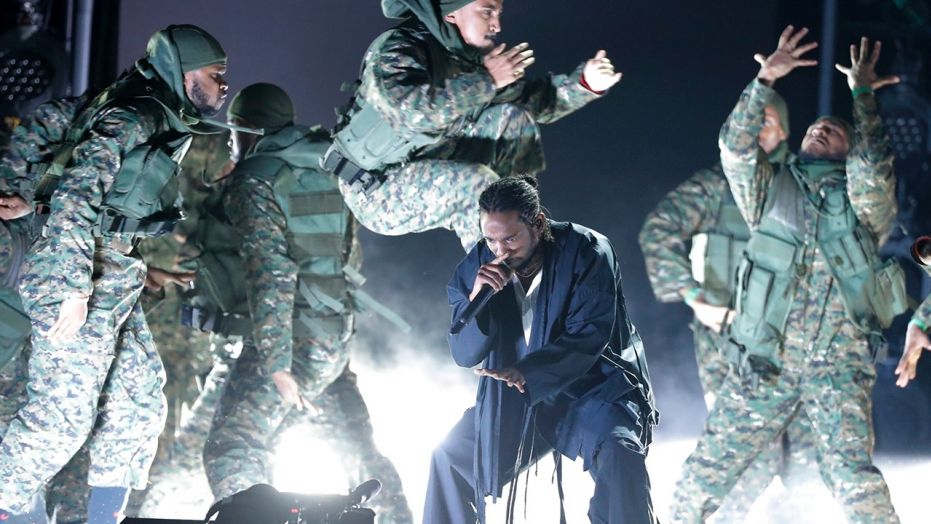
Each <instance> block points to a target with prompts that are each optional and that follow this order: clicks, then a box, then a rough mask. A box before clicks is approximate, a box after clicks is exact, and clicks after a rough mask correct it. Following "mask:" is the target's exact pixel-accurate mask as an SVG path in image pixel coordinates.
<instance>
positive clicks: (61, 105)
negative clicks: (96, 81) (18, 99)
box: [0, 96, 86, 203]
mask: <svg viewBox="0 0 931 524" xmlns="http://www.w3.org/2000/svg"><path fill="white" fill-rule="evenodd" d="M85 103H86V99H85V97H83V96H80V97H71V98H60V99H58V100H52V101H50V102H46V103H44V104H42V105H40V106H38V107H36V109H35V111H33V113H32V114H30V115H29V117H28V118H26V119H25V120H23V122H22V123H21V124H20V125H18V126H16V128H15V129H14V130H13V134H12V136H11V137H10V143H9V144H8V146H7V147H6V148H5V150H4V151H3V154H2V156H0V194H15V195H19V196H20V197H22V198H23V199H24V200H26V201H27V202H30V203H31V202H32V200H33V195H34V193H35V187H36V183H37V182H38V179H39V177H40V176H41V175H42V172H41V171H42V166H47V165H48V164H49V163H50V162H51V160H52V157H53V156H54V154H55V151H56V150H57V149H58V146H59V145H60V144H61V142H62V141H63V140H64V139H65V132H66V131H67V130H68V127H69V126H70V125H71V122H72V121H73V120H74V117H75V115H76V114H77V113H78V111H79V110H80V108H81V107H82V106H83V105H84V104H85Z"/></svg>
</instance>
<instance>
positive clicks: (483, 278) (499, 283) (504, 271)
mask: <svg viewBox="0 0 931 524" xmlns="http://www.w3.org/2000/svg"><path fill="white" fill-rule="evenodd" d="M505 258H507V254H506V253H505V254H504V255H501V256H500V257H498V258H496V259H494V260H492V261H491V262H489V263H487V264H485V265H484V266H482V267H480V268H478V274H476V275H475V283H474V284H472V293H470V294H469V300H470V301H472V300H475V296H476V295H478V292H479V291H480V290H481V289H482V286H491V288H492V289H494V290H495V293H497V292H498V291H501V290H502V289H504V287H505V286H507V285H508V281H510V280H511V269H510V268H508V267H507V266H505V265H503V264H501V263H502V262H504V259H505Z"/></svg>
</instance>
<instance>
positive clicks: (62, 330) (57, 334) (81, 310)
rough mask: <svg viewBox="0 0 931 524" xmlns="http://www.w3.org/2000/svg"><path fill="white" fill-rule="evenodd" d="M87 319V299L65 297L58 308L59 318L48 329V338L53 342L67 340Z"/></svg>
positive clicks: (72, 336)
mask: <svg viewBox="0 0 931 524" xmlns="http://www.w3.org/2000/svg"><path fill="white" fill-rule="evenodd" d="M86 321H87V299H86V298H68V299H65V300H64V301H63V302H62V303H61V306H59V309H58V320H56V321H55V323H54V324H52V327H51V328H50V329H49V330H48V338H49V340H51V341H52V342H59V341H62V342H66V341H68V340H71V339H72V338H74V336H75V335H76V334H77V333H78V331H79V330H80V329H81V326H83V325H84V322H86Z"/></svg>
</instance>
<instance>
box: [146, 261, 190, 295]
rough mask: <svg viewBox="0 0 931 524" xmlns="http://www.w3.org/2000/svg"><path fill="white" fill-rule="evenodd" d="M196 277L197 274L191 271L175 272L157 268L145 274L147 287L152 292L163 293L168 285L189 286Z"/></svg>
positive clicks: (152, 268) (149, 269)
mask: <svg viewBox="0 0 931 524" xmlns="http://www.w3.org/2000/svg"><path fill="white" fill-rule="evenodd" d="M196 277H197V274H196V273H194V272H190V271H183V272H173V271H166V270H164V269H160V268H157V267H150V268H148V270H147V271H146V273H145V287H147V288H149V289H150V290H152V291H161V290H162V288H164V287H165V285H166V284H175V285H178V286H187V285H188V284H190V283H191V282H193V281H194V279H195V278H196Z"/></svg>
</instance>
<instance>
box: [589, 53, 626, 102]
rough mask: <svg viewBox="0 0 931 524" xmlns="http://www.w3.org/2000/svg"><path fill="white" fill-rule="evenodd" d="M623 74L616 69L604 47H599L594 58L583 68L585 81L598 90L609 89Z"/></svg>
mask: <svg viewBox="0 0 931 524" xmlns="http://www.w3.org/2000/svg"><path fill="white" fill-rule="evenodd" d="M621 76H623V73H617V72H615V71H614V64H612V63H611V59H610V58H608V53H606V52H605V50H604V49H599V50H598V52H597V53H595V57H594V58H592V59H591V60H589V61H587V62H585V68H584V69H583V70H582V78H584V79H585V83H586V84H588V87H590V88H591V89H592V91H596V92H601V91H607V90H608V89H610V88H611V87H612V86H613V85H614V84H616V83H618V82H620V81H621Z"/></svg>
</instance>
